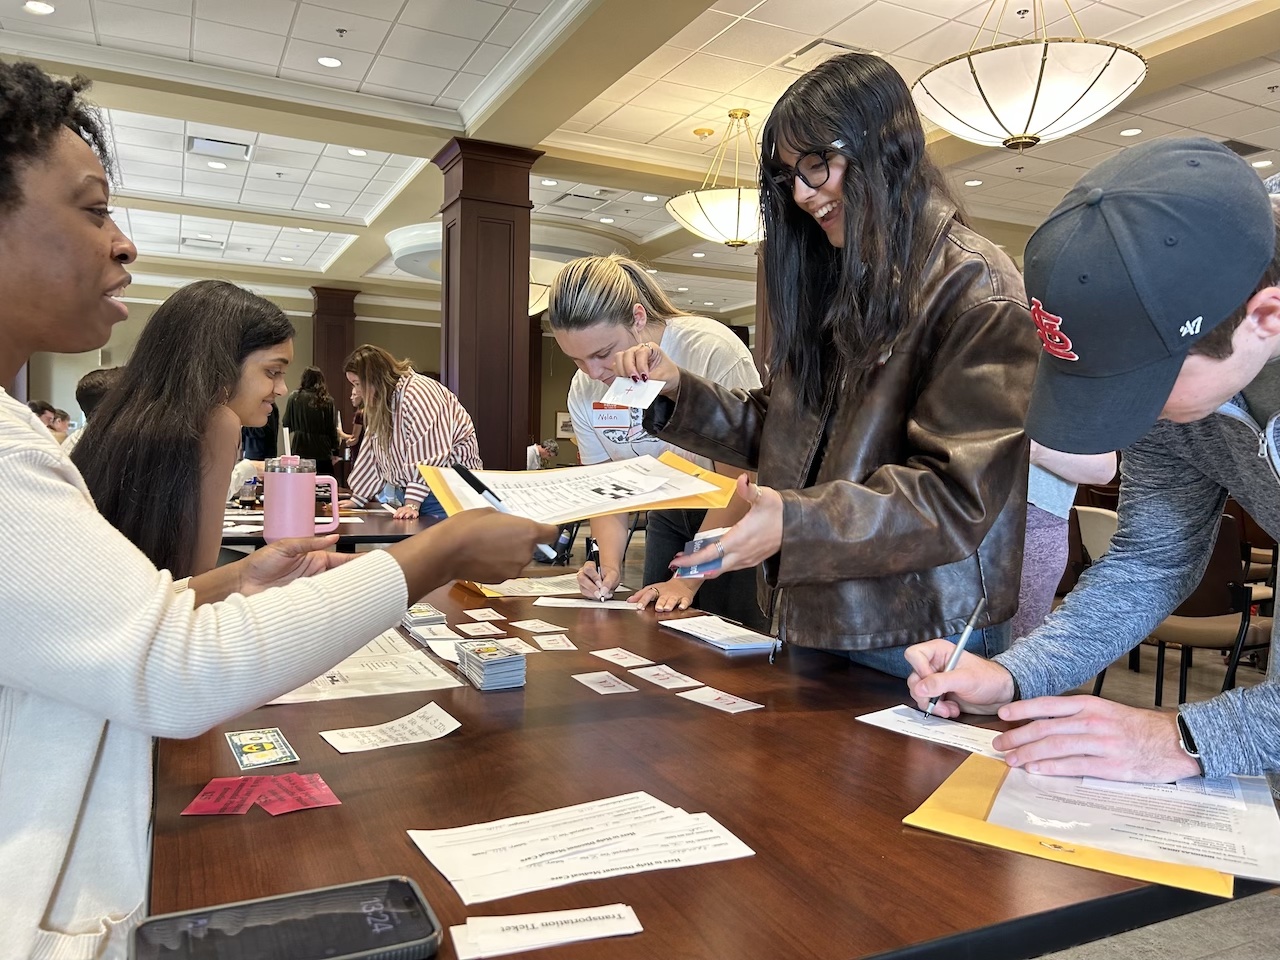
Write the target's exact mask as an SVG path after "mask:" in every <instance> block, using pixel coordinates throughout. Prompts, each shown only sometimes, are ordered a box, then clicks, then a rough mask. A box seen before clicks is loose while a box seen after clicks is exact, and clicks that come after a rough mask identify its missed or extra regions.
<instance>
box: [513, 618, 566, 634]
mask: <svg viewBox="0 0 1280 960" xmlns="http://www.w3.org/2000/svg"><path fill="white" fill-rule="evenodd" d="M510 625H511V626H513V627H519V628H520V629H521V630H528V631H529V632H530V633H564V630H565V628H564V627H561V626H557V625H556V624H554V623H547V621H545V620H512V621H511V624H510Z"/></svg>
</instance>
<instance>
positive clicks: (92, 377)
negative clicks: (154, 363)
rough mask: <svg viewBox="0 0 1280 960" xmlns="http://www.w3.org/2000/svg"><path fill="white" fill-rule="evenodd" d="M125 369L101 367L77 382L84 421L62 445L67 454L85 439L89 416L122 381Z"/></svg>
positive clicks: (77, 394) (77, 395)
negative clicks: (121, 375) (121, 376)
mask: <svg viewBox="0 0 1280 960" xmlns="http://www.w3.org/2000/svg"><path fill="white" fill-rule="evenodd" d="M123 369H124V368H123V367H101V368H99V369H97V370H90V371H89V372H88V373H86V374H85V375H84V376H83V377H81V378H80V379H79V380H78V381H77V382H76V403H77V404H78V405H79V407H80V412H81V413H83V414H84V423H82V424H80V429H79V430H77V431H76V432H75V433H73V434H71V436H69V437H67V441H66V443H64V444H63V445H62V449H63V452H65V453H66V454H67V456H71V451H72V450H74V449H75V448H76V444H78V443H79V442H80V441H81V440H83V439H84V428H85V427H87V426H88V425H89V418H90V417H92V416H93V412H94V411H95V410H97V409H98V404H100V403H101V402H102V398H103V397H105V396H106V395H107V392H108V391H109V390H110V389H111V388H112V387H114V386H115V385H116V384H117V383H119V382H120V374H121V372H122V371H123Z"/></svg>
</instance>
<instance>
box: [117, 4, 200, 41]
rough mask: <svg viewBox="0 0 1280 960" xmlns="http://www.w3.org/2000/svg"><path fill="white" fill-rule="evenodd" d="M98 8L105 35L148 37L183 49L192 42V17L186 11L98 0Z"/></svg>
mask: <svg viewBox="0 0 1280 960" xmlns="http://www.w3.org/2000/svg"><path fill="white" fill-rule="evenodd" d="M94 10H95V11H96V14H97V23H98V33H99V34H100V35H101V36H103V37H114V38H121V39H126V40H133V39H134V38H142V37H145V38H146V39H147V40H148V41H150V42H151V43H154V44H160V45H163V46H167V47H181V48H183V49H188V48H189V47H190V45H191V18H190V17H187V16H183V15H182V14H178V13H161V12H159V11H156V10H146V9H143V8H142V7H127V6H125V5H124V4H121V3H112V2H111V0H95V3H94ZM115 45H116V44H114V43H113V44H112V46H115Z"/></svg>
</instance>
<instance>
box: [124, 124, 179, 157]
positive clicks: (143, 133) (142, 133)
mask: <svg viewBox="0 0 1280 960" xmlns="http://www.w3.org/2000/svg"><path fill="white" fill-rule="evenodd" d="M112 133H113V134H114V136H115V141H116V143H117V144H128V145H129V146H135V147H155V148H158V149H161V150H169V151H173V152H176V153H178V154H181V153H182V151H183V149H184V148H185V147H186V140H185V139H184V138H183V136H182V134H180V133H164V132H161V131H159V130H139V129H136V128H134V127H117V126H113V127H112Z"/></svg>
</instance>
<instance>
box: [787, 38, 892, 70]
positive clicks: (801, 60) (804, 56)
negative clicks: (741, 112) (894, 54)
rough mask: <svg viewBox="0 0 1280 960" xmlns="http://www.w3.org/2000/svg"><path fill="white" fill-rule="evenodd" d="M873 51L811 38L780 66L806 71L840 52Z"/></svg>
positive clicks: (833, 41)
mask: <svg viewBox="0 0 1280 960" xmlns="http://www.w3.org/2000/svg"><path fill="white" fill-rule="evenodd" d="M872 52H873V51H871V50H868V49H866V48H865V47H853V46H850V45H849V44H847V43H840V42H838V41H836V40H827V39H824V38H822V37H819V38H818V39H817V40H811V41H810V42H808V43H806V44H805V45H804V46H803V47H801V48H800V49H799V50H797V51H796V52H795V53H793V54H792V55H791V56H789V57H788V58H787V59H786V60H783V61H782V63H781V64H780V66H782V67H785V68H786V69H788V70H795V71H796V72H798V73H808V72H809V71H810V70H812V69H813V68H814V67H816V66H817V65H818V64H820V63H822V61H824V60H830V59H831V58H832V57H838V56H839V55H840V54H842V53H872Z"/></svg>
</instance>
